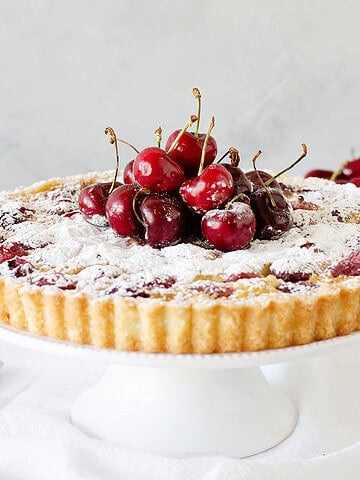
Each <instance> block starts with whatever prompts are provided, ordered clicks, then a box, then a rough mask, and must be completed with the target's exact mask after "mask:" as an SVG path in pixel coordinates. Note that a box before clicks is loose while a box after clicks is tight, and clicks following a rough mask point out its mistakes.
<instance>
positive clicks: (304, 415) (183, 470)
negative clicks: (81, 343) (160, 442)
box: [0, 343, 360, 480]
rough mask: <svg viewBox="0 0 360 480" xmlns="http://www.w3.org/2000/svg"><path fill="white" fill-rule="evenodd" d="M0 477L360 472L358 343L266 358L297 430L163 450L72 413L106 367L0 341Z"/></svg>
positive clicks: (152, 479) (329, 476) (352, 479)
mask: <svg viewBox="0 0 360 480" xmlns="http://www.w3.org/2000/svg"><path fill="white" fill-rule="evenodd" d="M0 360H2V361H4V363H5V365H4V367H3V369H2V370H1V372H0V479H1V480H58V479H61V480H80V479H84V480H85V479H86V480H143V479H144V480H145V479H146V480H192V479H194V480H195V479H196V480H205V479H206V480H214V479H226V480H241V479H246V480H253V479H254V480H267V479H269V480H298V479H301V480H304V479H305V480H306V479H314V480H315V479H316V480H322V479H324V480H325V479H326V480H359V479H360V409H359V403H360V381H359V380H360V373H359V372H360V369H359V367H360V349H356V348H351V349H349V348H348V349H346V350H342V351H339V352H336V353H332V354H327V355H323V356H320V357H314V358H311V359H309V360H301V361H297V362H296V363H292V364H282V365H275V366H268V367H266V368H265V369H264V372H265V374H266V375H267V376H268V378H269V379H270V380H271V381H272V382H274V383H276V384H278V385H279V386H280V387H281V388H283V389H284V390H285V391H286V392H287V393H288V395H289V396H290V397H291V398H292V399H293V400H294V402H295V403H296V404H297V406H298V408H299V412H300V416H299V422H298V425H297V427H296V429H295V431H294V433H293V434H292V435H291V436H290V437H289V438H288V439H287V440H285V441H284V442H283V443H282V444H280V445H278V446H277V447H275V448H273V449H272V450H270V451H268V452H265V453H262V454H259V455H256V456H254V457H251V458H248V459H239V460H236V459H227V458H218V457H213V458H210V457H203V458H189V459H169V458H164V457H160V456H156V455H150V454H144V453H138V452H131V451H128V450H126V449H124V448H122V447H120V446H118V445H115V444H112V443H110V442H106V441H101V440H97V439H94V438H89V437H88V436H86V435H85V434H83V433H82V432H81V431H80V430H79V429H78V428H76V427H75V426H73V425H72V424H71V422H70V420H69V412H70V409H71V405H72V403H73V402H74V400H75V399H76V398H77V396H78V395H79V394H80V393H81V392H82V391H83V390H84V389H85V388H87V387H88V386H89V385H91V384H92V383H94V382H96V381H97V380H98V379H99V378H100V376H101V374H102V372H103V370H104V367H103V366H101V365H94V364H91V365H89V364H86V363H85V362H84V361H80V360H72V359H71V360H70V359H68V358H63V357H55V356H52V355H46V354H40V353H37V352H31V351H28V350H24V349H20V348H17V347H14V346H12V345H9V344H6V343H0Z"/></svg>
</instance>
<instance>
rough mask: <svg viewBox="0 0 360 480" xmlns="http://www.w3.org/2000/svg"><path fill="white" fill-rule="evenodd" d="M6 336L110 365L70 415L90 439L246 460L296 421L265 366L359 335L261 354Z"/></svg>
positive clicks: (3, 331) (5, 331) (5, 332)
mask: <svg viewBox="0 0 360 480" xmlns="http://www.w3.org/2000/svg"><path fill="white" fill-rule="evenodd" d="M0 339H2V340H5V341H9V342H12V343H16V344H17V345H20V346H23V347H27V348H33V349H36V350H38V351H43V352H47V353H52V354H62V355H67V356H70V355H71V356H75V357H81V358H83V359H86V360H87V361H89V362H91V361H95V362H102V363H104V364H107V365H108V367H107V370H106V372H105V374H104V376H103V377H102V379H101V380H100V382H99V383H98V384H96V385H94V386H93V387H91V388H89V389H88V390H87V391H85V392H84V393H83V394H82V395H81V396H80V397H79V398H78V399H77V400H76V402H75V404H74V406H73V408H72V412H71V418H72V421H73V423H74V424H75V425H77V426H78V427H79V428H81V429H82V430H83V431H84V432H86V433H87V434H89V435H91V436H95V437H98V438H101V439H106V440H110V441H114V442H116V443H119V444H120V445H122V446H124V447H127V448H132V449H137V450H141V451H147V452H153V453H158V454H161V455H168V456H174V457H188V456H195V455H223V456H228V457H237V458H241V457H246V456H249V455H254V454H256V453H259V452H262V451H264V450H267V449H269V448H271V447H273V446H275V445H277V444H278V443H279V442H281V441H282V440H284V439H285V438H286V437H287V436H288V435H290V434H291V432H292V431H293V429H294V428H295V426H296V422H297V411H296V408H295V406H294V404H293V403H292V401H291V400H290V399H289V398H288V397H287V396H286V395H285V394H284V393H283V392H282V391H281V390H280V389H278V388H277V387H275V386H273V385H271V384H270V383H269V382H268V381H267V380H266V378H265V376H264V375H263V373H262V371H261V368H260V366H261V365H266V364H270V363H280V362H285V361H292V360H295V359H296V358H306V357H309V356H311V355H315V354H316V355H320V354H325V353H328V352H330V351H334V350H337V349H340V348H343V347H345V346H349V345H350V344H352V343H355V342H357V341H359V340H360V333H355V334H352V335H348V336H345V337H337V338H334V339H331V340H326V341H322V342H317V343H313V344H309V345H304V346H299V347H289V348H284V349H278V350H266V351H261V352H251V353H250V352H249V353H234V354H232V353H231V354H213V355H170V354H146V353H139V352H119V351H116V350H107V349H98V348H95V347H91V346H80V345H72V344H69V343H66V342H60V341H54V340H50V339H47V338H43V337H36V336H33V335H30V334H28V333H23V332H19V331H17V330H14V329H11V328H8V327H1V328H0Z"/></svg>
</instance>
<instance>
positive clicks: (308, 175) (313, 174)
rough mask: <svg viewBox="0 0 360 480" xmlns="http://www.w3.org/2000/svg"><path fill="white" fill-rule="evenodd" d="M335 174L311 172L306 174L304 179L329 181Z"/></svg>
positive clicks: (322, 171)
mask: <svg viewBox="0 0 360 480" xmlns="http://www.w3.org/2000/svg"><path fill="white" fill-rule="evenodd" d="M333 173H334V172H332V171H331V170H321V169H317V170H310V171H309V172H307V173H305V175H304V178H309V177H316V178H323V179H325V180H329V179H330V178H331V177H332V176H333Z"/></svg>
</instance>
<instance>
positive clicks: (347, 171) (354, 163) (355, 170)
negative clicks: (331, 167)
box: [341, 158, 360, 178]
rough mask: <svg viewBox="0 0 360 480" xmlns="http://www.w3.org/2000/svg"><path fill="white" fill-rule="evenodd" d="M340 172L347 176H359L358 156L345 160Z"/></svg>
mask: <svg viewBox="0 0 360 480" xmlns="http://www.w3.org/2000/svg"><path fill="white" fill-rule="evenodd" d="M341 174H342V175H343V176H344V177H347V178H353V177H359V176H360V158H356V159H354V160H351V161H350V162H347V163H346V164H345V166H344V168H343V169H342V171H341Z"/></svg>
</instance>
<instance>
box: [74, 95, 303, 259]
mask: <svg viewBox="0 0 360 480" xmlns="http://www.w3.org/2000/svg"><path fill="white" fill-rule="evenodd" d="M193 94H194V96H195V98H196V99H197V102H198V112H197V113H198V114H197V115H192V116H191V117H190V119H189V121H188V122H187V123H186V124H185V126H184V127H183V129H181V130H176V131H174V132H173V133H172V134H171V135H170V136H169V138H168V139H167V142H166V145H165V149H162V148H161V147H160V145H161V128H159V129H157V130H156V132H155V133H156V136H157V147H147V148H145V149H144V150H142V151H140V152H139V151H137V150H136V149H135V148H134V147H132V148H133V149H134V150H135V151H136V153H137V155H136V157H135V158H134V159H133V160H132V161H131V162H129V163H128V164H127V165H126V167H125V169H124V173H123V184H121V183H119V182H117V180H116V177H117V172H118V170H119V152H118V143H120V142H123V143H127V142H124V141H123V140H120V139H118V138H117V137H116V134H115V132H114V130H113V129H112V128H110V127H108V128H107V129H106V130H105V133H106V134H110V143H112V144H114V145H115V153H116V161H117V168H116V173H115V177H114V180H113V182H107V183H96V184H93V185H89V186H87V187H85V188H84V189H83V190H82V191H81V193H80V197H79V209H80V211H81V212H82V214H83V215H84V217H85V218H86V220H87V221H89V222H90V223H93V224H97V225H100V224H101V225H104V224H106V221H107V222H108V225H110V227H111V228H112V229H113V230H114V231H115V232H116V233H117V234H119V235H122V236H129V237H136V238H139V239H142V240H143V241H145V243H146V244H148V245H150V246H152V247H156V248H162V247H166V246H169V245H174V244H176V243H178V242H180V241H190V242H194V241H200V240H201V241H205V242H206V243H207V244H210V246H213V247H215V248H217V249H219V250H222V251H232V250H238V249H242V248H244V247H246V246H247V245H249V243H250V242H251V241H252V240H253V239H254V238H259V239H268V240H270V239H276V238H279V237H280V236H281V235H282V234H283V233H284V232H286V231H288V230H289V229H290V227H291V225H292V217H291V207H290V206H289V204H288V202H287V200H286V199H285V196H284V195H283V192H282V189H281V187H280V185H279V183H278V182H277V181H276V177H277V176H278V175H280V174H281V173H283V172H284V171H287V170H288V168H287V169H285V170H283V171H282V172H280V173H279V174H278V175H275V176H273V177H271V175H269V174H268V173H266V172H263V171H260V170H257V169H256V166H255V161H256V158H257V157H258V156H259V154H260V153H261V152H258V153H257V154H256V155H255V157H254V159H253V165H254V170H252V171H249V172H247V173H244V172H243V171H242V170H241V168H240V167H239V161H240V157H239V154H238V151H237V150H236V149H235V148H230V149H229V151H228V152H226V154H225V155H224V156H223V157H221V158H220V159H219V160H218V161H217V162H215V158H216V155H217V144H216V141H215V139H214V138H213V137H212V135H211V132H212V129H213V127H214V124H215V121H214V118H212V120H211V122H210V125H209V129H208V131H207V133H206V134H204V133H199V124H200V106H201V101H200V99H201V95H200V92H199V90H198V89H197V88H194V89H193ZM195 122H196V128H195V131H194V132H189V131H187V130H188V129H189V128H190V126H191V125H192V124H194V123H195ZM127 144H128V143H127ZM128 145H129V144H128ZM130 146H131V145H130ZM227 155H229V156H230V162H228V163H221V162H223V160H224V159H225V157H227ZM305 155H306V146H305V145H303V154H302V155H301V157H300V158H299V159H297V160H296V162H294V163H293V165H295V163H297V162H298V161H300V159H301V158H303V157H304V156H305ZM293 165H292V166H293ZM292 166H290V167H289V168H291V167H292Z"/></svg>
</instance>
